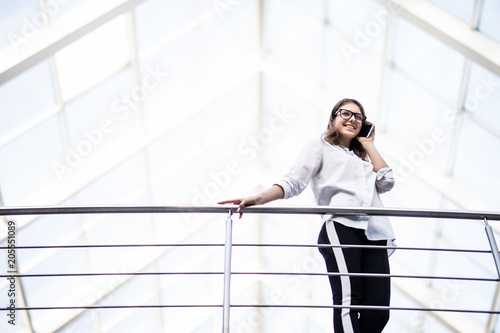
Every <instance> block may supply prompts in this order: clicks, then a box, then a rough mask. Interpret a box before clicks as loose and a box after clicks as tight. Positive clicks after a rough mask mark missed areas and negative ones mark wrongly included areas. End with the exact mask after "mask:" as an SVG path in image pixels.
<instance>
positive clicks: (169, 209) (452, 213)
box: [0, 205, 500, 220]
mask: <svg viewBox="0 0 500 333" xmlns="http://www.w3.org/2000/svg"><path fill="white" fill-rule="evenodd" d="M237 208H238V207H237V206H235V205H214V206H119V205H117V206H39V207H2V208H0V216H1V215H8V216H14V215H56V214H129V213H227V211H228V210H234V211H236V209H237ZM242 212H244V213H249V214H321V215H323V214H333V215H336V216H361V215H371V216H382V215H383V216H400V217H429V218H450V219H470V220H483V219H484V218H487V219H488V220H500V213H498V212H487V211H460V210H432V209H425V210H424V209H405V208H381V207H331V206H302V207H297V206H294V207H284V206H274V207H272V206H252V207H247V208H244V209H243V210H242Z"/></svg>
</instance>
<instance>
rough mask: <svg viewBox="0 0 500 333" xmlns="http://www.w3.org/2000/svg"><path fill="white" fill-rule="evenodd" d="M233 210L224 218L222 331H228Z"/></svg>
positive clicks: (225, 332) (227, 332) (224, 332)
mask: <svg viewBox="0 0 500 333" xmlns="http://www.w3.org/2000/svg"><path fill="white" fill-rule="evenodd" d="M232 215H233V212H232V211H231V210H229V211H228V215H227V219H226V241H225V244H224V249H225V254H224V299H223V301H222V332H223V333H229V311H230V307H231V298H230V291H231V255H232V248H233V219H232Z"/></svg>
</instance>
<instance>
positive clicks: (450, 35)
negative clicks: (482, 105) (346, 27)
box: [376, 0, 500, 76]
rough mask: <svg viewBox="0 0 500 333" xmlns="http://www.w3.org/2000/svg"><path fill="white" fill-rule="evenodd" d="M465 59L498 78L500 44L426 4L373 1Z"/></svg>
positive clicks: (422, 0)
mask: <svg viewBox="0 0 500 333" xmlns="http://www.w3.org/2000/svg"><path fill="white" fill-rule="evenodd" d="M376 1H377V2H378V3H379V4H381V5H382V6H384V7H386V8H389V9H390V10H389V11H390V13H391V14H393V15H398V16H401V17H402V18H403V19H405V20H407V21H409V22H411V23H412V24H414V25H416V26H417V27H419V28H420V29H422V30H424V31H426V32H427V33H429V34H430V35H432V36H434V37H435V38H437V39H438V40H440V41H441V42H443V43H444V44H446V45H448V46H449V47H451V48H453V49H455V50H457V51H458V52H460V53H461V54H463V55H465V56H466V57H467V58H469V59H471V60H472V61H474V62H476V63H478V64H479V65H481V66H483V67H484V68H486V69H488V70H489V71H491V72H493V73H495V74H496V75H498V76H500V43H498V42H496V41H494V40H493V39H491V38H489V37H487V36H485V35H484V34H482V33H481V32H479V31H477V30H475V29H473V28H471V26H470V25H469V24H467V23H465V22H463V21H462V20H460V19H458V18H456V17H455V16H453V15H452V14H450V13H448V12H446V11H445V10H443V9H441V8H439V7H438V6H436V5H434V4H432V3H430V2H429V1H426V0H406V1H405V0H376Z"/></svg>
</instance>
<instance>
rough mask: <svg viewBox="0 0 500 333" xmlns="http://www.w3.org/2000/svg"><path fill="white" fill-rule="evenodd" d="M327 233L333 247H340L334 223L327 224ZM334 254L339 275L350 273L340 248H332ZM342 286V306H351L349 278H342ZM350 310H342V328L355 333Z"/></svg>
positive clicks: (328, 222)
mask: <svg viewBox="0 0 500 333" xmlns="http://www.w3.org/2000/svg"><path fill="white" fill-rule="evenodd" d="M326 232H327V234H328V239H329V240H330V244H332V245H340V241H339V237H338V236H337V232H336V231H335V227H334V225H333V221H327V222H326ZM332 250H333V254H334V255H335V259H336V260H337V266H338V268H339V273H349V272H348V271H347V264H346V262H345V258H344V253H343V252H342V248H340V247H332ZM340 285H341V287H342V305H344V306H349V305H351V281H350V280H349V276H340ZM349 312H350V309H348V308H343V309H342V315H341V316H342V326H343V327H344V332H345V333H354V328H353V327H352V322H351V317H350V316H349Z"/></svg>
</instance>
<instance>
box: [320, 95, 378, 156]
mask: <svg viewBox="0 0 500 333" xmlns="http://www.w3.org/2000/svg"><path fill="white" fill-rule="evenodd" d="M347 103H354V104H356V105H357V106H358V107H359V109H360V110H361V113H362V114H363V116H366V114H365V109H364V108H363V105H361V103H360V102H358V101H357V100H355V99H352V98H344V99H341V100H340V101H338V102H337V104H335V106H334V107H333V110H332V113H331V114H330V119H329V121H328V127H327V128H326V131H325V132H324V133H323V139H324V140H325V141H326V142H328V143H329V144H331V145H338V144H339V141H340V138H339V132H338V131H337V129H336V128H335V126H333V121H334V120H335V112H337V110H338V109H340V108H341V107H342V106H343V105H345V104H347ZM349 149H350V150H352V151H353V152H354V154H356V155H357V156H359V158H361V159H362V160H365V161H367V160H368V159H367V154H366V151H365V149H364V148H363V146H362V145H361V143H359V141H358V140H356V139H352V140H351V145H350V147H349Z"/></svg>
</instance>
